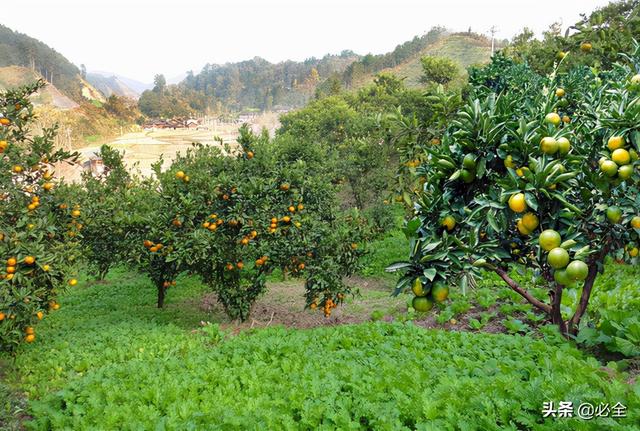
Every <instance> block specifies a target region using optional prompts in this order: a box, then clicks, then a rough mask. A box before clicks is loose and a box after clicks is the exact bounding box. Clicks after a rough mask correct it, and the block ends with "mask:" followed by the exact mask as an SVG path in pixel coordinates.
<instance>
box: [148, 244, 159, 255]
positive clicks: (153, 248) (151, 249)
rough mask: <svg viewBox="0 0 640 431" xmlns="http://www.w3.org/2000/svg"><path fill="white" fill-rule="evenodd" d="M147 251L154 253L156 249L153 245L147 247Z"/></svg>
mask: <svg viewBox="0 0 640 431" xmlns="http://www.w3.org/2000/svg"><path fill="white" fill-rule="evenodd" d="M149 251H150V252H151V253H155V252H156V251H158V247H156V246H155V245H154V246H153V247H149Z"/></svg>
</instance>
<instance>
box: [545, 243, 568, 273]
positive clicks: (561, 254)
mask: <svg viewBox="0 0 640 431" xmlns="http://www.w3.org/2000/svg"><path fill="white" fill-rule="evenodd" d="M570 259H571V258H570V256H569V252H568V251H567V250H565V249H564V248H562V247H556V248H554V249H552V250H551V251H550V252H549V255H548V256H547V263H548V264H549V266H551V267H552V268H554V269H562V268H564V267H566V266H567V265H568V264H569V260H570Z"/></svg>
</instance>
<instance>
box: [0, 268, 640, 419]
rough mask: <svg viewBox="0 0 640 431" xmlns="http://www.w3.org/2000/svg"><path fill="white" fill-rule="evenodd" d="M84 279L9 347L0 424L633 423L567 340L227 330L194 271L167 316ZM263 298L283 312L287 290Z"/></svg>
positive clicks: (613, 379)
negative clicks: (587, 410) (600, 412)
mask: <svg viewBox="0 0 640 431" xmlns="http://www.w3.org/2000/svg"><path fill="white" fill-rule="evenodd" d="M81 285H82V286H83V287H78V288H75V289H73V290H71V291H70V292H68V293H66V294H65V295H63V296H62V298H61V299H60V302H61V304H62V308H61V309H60V310H59V311H57V312H55V313H53V314H51V315H49V316H47V318H46V319H45V320H44V321H43V322H42V323H41V324H39V325H38V327H37V333H38V340H37V342H36V343H34V344H32V345H26V346H24V347H23V348H22V349H21V350H20V351H19V352H18V354H17V356H16V358H15V362H14V363H13V369H12V371H11V373H10V375H9V379H8V381H9V382H11V386H8V385H7V384H6V383H5V386H4V388H3V387H0V395H7V398H8V399H13V400H14V401H11V402H13V403H14V404H13V405H11V406H9V410H7V409H6V408H5V409H4V410H0V415H2V414H4V415H5V416H7V415H8V414H7V411H15V409H16V408H17V409H18V411H20V405H21V403H22V402H23V401H20V399H19V398H17V397H16V394H18V393H24V394H25V395H26V396H27V397H28V399H29V404H28V406H29V410H28V412H29V414H30V415H31V416H32V417H33V418H34V420H33V421H32V422H28V423H26V426H27V427H28V428H31V429H203V428H210V427H211V426H216V427H220V428H223V429H394V430H395V429H425V430H427V429H433V430H436V429H437V430H441V429H442V430H444V429H469V430H492V429H563V430H564V429H567V430H568V429H576V430H580V429H585V430H590V429H593V430H596V429H598V430H599V429H620V430H623V429H624V430H633V429H639V428H638V427H637V425H636V424H637V423H638V420H640V417H639V414H640V413H639V412H640V410H639V407H640V400H639V398H638V397H639V396H640V386H639V384H636V385H635V386H630V385H628V384H626V383H624V381H623V380H624V378H625V376H624V375H622V374H618V373H617V372H616V371H614V370H607V371H606V372H605V371H604V370H603V369H602V367H601V365H600V363H598V361H596V360H595V359H592V358H589V357H587V356H585V355H584V354H583V353H581V352H579V351H578V350H576V349H575V348H574V347H572V346H571V345H570V344H569V343H566V342H564V341H557V340H555V339H552V340H550V341H549V343H546V342H545V341H544V340H541V339H534V338H532V337H526V336H525V337H523V336H510V335H503V334H498V335H491V334H482V333H465V332H449V331H440V330H424V329H422V328H419V327H418V326H416V325H414V324H412V323H391V324H390V323H382V322H378V323H372V322H369V323H361V324H357V325H340V326H325V327H319V328H314V329H307V330H291V329H285V328H282V327H279V326H276V327H273V326H271V327H268V328H264V329H251V330H245V331H242V332H240V334H239V335H231V333H235V332H236V331H231V329H233V328H232V326H230V325H228V324H224V325H219V324H218V323H225V322H224V320H223V319H222V317H221V314H220V312H219V310H217V311H216V310H207V309H203V308H202V307H200V306H199V301H198V298H201V297H202V296H203V295H205V294H206V292H205V290H204V288H203V286H202V285H201V284H199V283H198V282H197V281H196V280H193V279H191V278H186V277H185V278H181V279H179V280H178V288H177V289H175V290H172V291H170V294H169V297H168V304H167V308H166V309H164V310H158V309H156V308H155V307H154V305H153V304H154V290H153V289H152V288H151V286H150V283H149V282H148V281H147V280H145V279H144V278H142V277H140V276H138V275H136V274H131V273H128V272H126V271H123V270H119V271H114V272H113V273H112V274H111V275H110V276H109V279H108V280H107V282H103V283H93V284H91V283H87V282H84V283H81ZM274 289H275V292H274V295H273V296H274V298H275V299H274V304H275V303H282V302H285V303H286V302H287V301H290V299H291V295H290V294H287V292H289V291H290V290H291V289H293V290H295V289H299V286H296V285H295V284H293V283H291V282H288V283H285V284H283V285H279V286H275V287H274ZM296 295H297V293H296ZM265 300H266V299H265ZM403 300H404V299H400V301H403ZM366 301H380V302H379V305H380V306H381V307H384V304H387V305H389V304H391V302H390V301H392V300H391V299H390V298H389V297H388V292H387V291H384V290H382V289H366V290H364V293H363V298H362V299H361V300H356V299H351V300H350V302H349V303H347V305H346V306H345V307H344V308H345V309H346V308H353V307H355V308H356V309H357V308H358V307H359V306H363V305H362V304H365V305H364V306H363V307H364V308H365V311H366V312H367V313H368V312H370V311H371V308H370V307H367V306H366V303H367V302H366ZM457 302H458V301H453V302H452V304H456V303H457ZM272 305H273V304H272ZM341 308H342V307H341ZM352 312H354V313H355V311H352ZM203 320H204V321H207V320H209V321H212V322H216V323H214V324H211V325H206V326H204V327H203V326H201V324H200V322H201V321H203ZM227 323H228V322H227ZM301 352H304V354H301ZM17 388H19V391H18V389H17ZM634 390H635V392H634ZM3 391H4V393H3ZM549 400H555V401H556V402H557V401H560V400H571V401H573V402H574V403H580V402H583V401H589V402H594V403H599V402H611V403H615V402H618V401H620V402H622V403H623V404H625V405H626V406H627V407H628V416H629V417H628V418H626V419H621V420H613V419H609V420H604V419H599V420H593V421H579V420H576V419H566V420H555V421H554V420H550V419H548V420H543V418H542V417H541V413H540V410H541V408H542V403H543V402H544V401H549ZM2 408H4V407H3V406H0V409H2ZM11 409H14V410H11ZM0 418H2V416H0ZM9 424H10V423H9ZM14 425H15V423H14ZM3 426H4V425H3ZM9 426H11V424H10V425H9ZM7 429H11V428H8V426H7ZM16 429H17V428H16Z"/></svg>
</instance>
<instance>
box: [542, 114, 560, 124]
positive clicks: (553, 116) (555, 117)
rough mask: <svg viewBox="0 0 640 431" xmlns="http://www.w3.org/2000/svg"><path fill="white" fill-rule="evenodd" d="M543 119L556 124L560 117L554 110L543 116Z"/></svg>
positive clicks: (558, 122)
mask: <svg viewBox="0 0 640 431" xmlns="http://www.w3.org/2000/svg"><path fill="white" fill-rule="evenodd" d="M544 121H545V122H547V123H549V124H553V125H554V126H557V125H559V124H560V121H562V120H561V119H560V116H559V115H558V114H556V113H555V112H550V113H548V114H547V115H546V116H545V117H544Z"/></svg>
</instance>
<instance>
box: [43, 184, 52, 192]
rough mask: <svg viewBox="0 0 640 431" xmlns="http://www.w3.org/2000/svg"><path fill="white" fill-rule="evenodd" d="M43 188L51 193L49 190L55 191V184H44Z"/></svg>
mask: <svg viewBox="0 0 640 431" xmlns="http://www.w3.org/2000/svg"><path fill="white" fill-rule="evenodd" d="M42 188H43V189H45V190H46V191H49V190H51V189H53V183H44V184H43V185H42Z"/></svg>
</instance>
